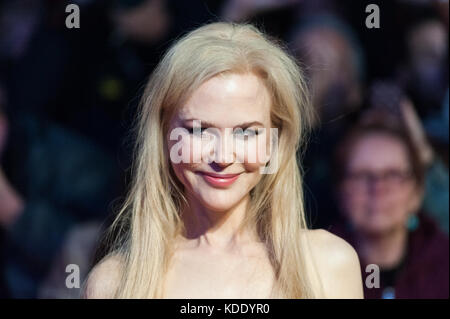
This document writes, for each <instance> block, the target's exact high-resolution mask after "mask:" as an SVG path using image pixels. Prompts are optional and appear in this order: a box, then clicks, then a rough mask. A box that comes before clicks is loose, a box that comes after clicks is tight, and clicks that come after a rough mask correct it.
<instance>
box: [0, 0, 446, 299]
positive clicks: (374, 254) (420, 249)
mask: <svg viewBox="0 0 450 319" xmlns="http://www.w3.org/2000/svg"><path fill="white" fill-rule="evenodd" d="M72 3H73V4H77V5H78V6H79V8H80V28H79V29H68V28H67V27H66V25H65V19H66V17H67V15H68V13H66V12H65V8H66V6H67V5H68V4H72ZM371 3H374V4H377V5H378V7H379V9H380V28H368V27H367V26H366V23H365V22H366V18H367V16H368V15H369V14H370V13H367V12H366V10H365V9H366V6H367V5H368V4H371ZM219 20H220V21H234V22H251V23H254V24H255V25H257V26H258V27H259V28H261V29H262V30H264V31H265V32H267V33H268V34H270V35H271V36H273V37H276V38H278V39H280V40H282V41H283V42H284V43H285V44H286V48H287V49H288V50H289V52H290V53H291V54H292V55H293V56H294V57H295V58H296V59H298V61H299V63H300V64H301V65H302V66H303V68H304V71H305V74H306V76H307V81H308V84H309V86H310V88H311V92H312V103H313V106H314V108H316V110H317V114H318V115H319V116H318V119H317V121H316V123H315V124H314V130H313V132H312V134H311V136H310V137H309V139H310V140H309V147H308V149H307V150H300V152H299V161H301V163H302V167H303V170H304V176H305V201H306V206H307V212H308V220H309V222H310V224H311V226H312V227H313V228H324V229H327V230H329V231H331V232H333V233H335V234H337V235H339V236H341V237H343V238H345V239H346V240H347V241H349V242H350V243H351V244H352V245H353V247H354V248H355V249H356V251H357V252H358V254H359V258H360V261H361V271H362V276H363V281H364V280H365V278H366V277H367V275H368V274H369V273H367V272H366V265H369V264H376V265H378V266H379V268H380V271H381V275H380V288H372V289H370V288H368V287H367V286H366V285H365V297H366V298H448V294H449V291H448V283H449V278H448V272H449V255H448V254H449V247H448V231H449V219H448V217H449V216H448V215H449V175H448V143H449V81H448V31H449V25H448V23H449V7H448V1H445V0H444V1H432V0H384V1H375V0H373V1H366V0H358V1H350V0H339V1H337V0H335V1H333V0H313V1H312V0H311V1H310V0H222V1H196V0H190V1H187V0H186V1H184V0H71V1H65V0H0V296H1V297H4V298H76V297H78V296H79V293H80V291H79V289H69V288H67V287H66V283H65V279H66V276H67V275H68V273H66V266H67V265H68V264H76V265H78V266H79V268H80V276H81V282H82V281H83V279H84V278H85V277H86V274H87V273H88V271H89V270H90V267H91V266H92V263H93V262H94V260H95V258H96V256H98V254H100V255H101V248H100V253H98V251H99V250H98V249H97V245H98V242H99V239H100V238H101V236H102V233H103V231H104V230H105V228H106V227H107V226H108V225H109V223H110V222H111V216H112V215H113V212H114V211H115V209H116V208H117V205H119V204H120V201H121V200H122V199H123V196H124V191H125V190H126V188H127V183H128V182H129V178H130V176H129V167H130V163H131V162H130V161H131V147H132V133H131V132H132V131H131V127H132V123H133V115H134V113H135V110H136V106H137V104H138V101H139V97H140V95H141V93H142V89H143V86H144V84H145V83H146V80H147V79H148V76H149V74H151V72H152V70H153V68H154V67H155V66H156V64H157V62H158V61H159V59H160V58H161V56H162V54H163V53H164V52H165V50H166V49H167V48H168V46H169V45H170V44H171V43H172V41H173V40H174V39H176V38H178V37H179V36H180V35H182V34H184V33H185V32H187V31H190V30H192V29H194V28H196V27H198V26H200V25H202V24H204V23H207V22H213V21H219ZM96 251H97V253H96Z"/></svg>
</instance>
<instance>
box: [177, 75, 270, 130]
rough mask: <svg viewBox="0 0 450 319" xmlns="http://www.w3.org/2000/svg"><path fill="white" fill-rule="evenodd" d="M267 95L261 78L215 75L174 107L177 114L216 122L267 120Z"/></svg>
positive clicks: (268, 106)
mask: <svg viewBox="0 0 450 319" xmlns="http://www.w3.org/2000/svg"><path fill="white" fill-rule="evenodd" d="M270 104H271V101H270V97H269V93H268V91H267V89H266V87H265V86H264V84H263V82H262V80H261V79H260V78H258V77H257V76H255V75H253V74H251V73H248V74H227V75H221V76H216V77H213V78H211V79H209V80H208V81H206V82H204V83H203V84H202V85H201V86H200V87H199V88H198V89H197V90H195V91H194V92H193V94H192V95H191V96H190V98H189V99H188V100H187V102H186V103H185V104H184V105H182V106H181V107H180V109H179V110H178V112H177V113H178V114H177V115H178V118H179V119H181V120H186V119H200V120H204V121H207V122H211V123H218V124H221V125H222V124H227V125H231V124H236V123H241V122H248V121H260V122H267V121H270Z"/></svg>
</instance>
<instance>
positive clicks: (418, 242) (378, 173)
mask: <svg viewBox="0 0 450 319" xmlns="http://www.w3.org/2000/svg"><path fill="white" fill-rule="evenodd" d="M392 124H393V123H390V122H389V121H387V120H385V121H383V120H382V119H380V120H378V121H372V122H367V123H364V122H359V123H358V124H356V125H355V126H354V127H352V128H351V129H350V130H349V131H348V133H347V134H346V135H345V137H344V138H343V139H342V140H341V141H340V142H339V144H338V145H337V147H336V152H335V158H334V170H333V171H334V173H335V174H334V178H335V180H334V185H335V188H334V189H335V195H336V199H337V203H338V208H339V211H340V213H341V214H340V215H341V220H340V221H339V222H337V223H336V224H334V225H333V226H332V228H331V231H332V232H333V233H335V234H336V235H338V236H341V237H342V238H345V239H346V240H347V241H348V242H349V243H350V244H351V245H352V246H353V247H354V248H355V250H356V251H357V253H358V256H359V258H360V262H361V271H362V278H363V282H364V297H365V298H371V299H372V298H375V299H379V298H384V299H393V298H408V299H409V298H448V296H449V293H448V291H449V288H448V287H449V284H448V283H449V276H448V272H449V253H448V252H449V245H448V237H447V235H446V234H444V233H443V232H441V230H440V229H439V228H438V225H437V224H436V223H435V222H434V220H432V219H431V218H430V217H429V216H427V214H425V212H424V209H423V197H424V188H425V174H426V167H425V165H424V164H423V161H422V160H421V156H420V154H419V152H418V149H417V145H415V143H414V142H413V139H411V137H410V135H408V131H407V129H405V128H402V126H401V125H398V124H399V123H394V124H396V125H392ZM369 265H370V266H369ZM368 266H369V267H368Z"/></svg>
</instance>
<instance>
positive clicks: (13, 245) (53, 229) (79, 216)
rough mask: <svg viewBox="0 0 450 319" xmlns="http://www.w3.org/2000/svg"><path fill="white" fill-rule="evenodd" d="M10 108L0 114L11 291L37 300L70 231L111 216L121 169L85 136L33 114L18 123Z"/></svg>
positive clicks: (0, 219)
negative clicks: (75, 227) (83, 224)
mask: <svg viewBox="0 0 450 319" xmlns="http://www.w3.org/2000/svg"><path fill="white" fill-rule="evenodd" d="M0 91H1V92H3V93H2V94H1V96H3V97H5V95H6V94H4V92H5V91H4V90H1V89H0ZM2 100H3V101H4V102H5V103H3V107H2V109H4V110H8V109H9V105H8V103H6V101H7V99H6V98H3V99H2ZM9 111H11V110H9ZM8 113H9V112H6V111H5V112H1V113H0V154H1V162H0V163H1V165H0V224H1V228H2V233H3V242H2V250H3V251H4V254H3V255H4V256H3V258H2V263H3V265H2V268H3V269H1V270H2V274H1V276H2V277H3V278H4V280H5V283H6V288H7V293H8V295H7V296H8V297H13V298H35V297H36V296H37V294H38V291H39V289H40V285H41V284H42V282H43V280H44V278H45V277H46V276H47V274H48V272H49V269H50V266H51V265H52V263H53V259H54V258H56V256H57V255H58V254H59V253H60V249H61V247H62V245H63V243H64V241H65V238H66V236H67V234H68V233H69V230H71V229H72V227H74V226H76V225H77V224H78V223H84V222H89V221H95V220H104V219H105V218H106V216H107V213H108V206H109V204H110V202H111V201H112V199H113V198H114V197H116V196H117V195H118V193H117V192H118V191H117V187H118V184H119V183H118V181H117V178H118V176H117V175H118V174H117V172H116V171H115V170H114V166H113V164H112V160H111V159H110V158H109V157H108V156H106V154H105V153H103V152H101V150H99V149H97V148H96V146H95V144H93V143H91V142H89V141H88V140H87V139H86V138H84V137H82V136H80V135H79V134H76V133H75V132H73V131H70V130H68V129H66V128H64V127H61V126H60V125H57V124H55V123H53V122H50V121H48V120H46V119H45V118H42V117H40V116H39V115H36V114H34V113H32V112H25V111H22V112H15V113H14V114H15V116H14V121H13V120H10V119H9V118H8V117H7V116H6V114H8ZM18 119H20V121H19V120H18ZM86 253H89V252H86ZM68 262H70V260H69V261H68ZM70 263H74V261H72V262H70ZM80 266H81V265H80ZM63 275H67V274H66V273H63ZM62 280H64V278H63V279H62ZM63 282H64V281H63Z"/></svg>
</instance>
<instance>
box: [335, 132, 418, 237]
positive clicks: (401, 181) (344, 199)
mask: <svg viewBox="0 0 450 319" xmlns="http://www.w3.org/2000/svg"><path fill="white" fill-rule="evenodd" d="M348 158H349V161H348V166H347V173H346V175H345V177H344V180H343V182H342V183H341V185H340V195H341V198H340V200H341V204H342V208H343V210H344V212H345V213H346V214H347V216H348V217H349V219H350V221H351V223H352V225H353V226H354V227H355V229H356V230H358V231H361V232H363V233H370V234H383V233H386V232H389V231H391V230H394V229H398V227H406V223H407V220H408V217H409V215H410V213H412V212H413V211H414V210H415V209H417V207H418V205H419V204H420V196H419V195H420V192H419V188H418V187H417V186H416V183H415V180H414V178H413V177H412V172H411V167H410V161H409V160H408V152H407V149H406V147H405V146H404V144H402V142H401V141H400V140H399V139H397V138H395V137H391V136H389V135H386V134H381V133H372V134H369V135H366V136H364V137H361V138H359V140H358V141H357V142H356V144H355V145H354V146H353V148H352V150H351V154H350V156H349V157H348Z"/></svg>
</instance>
